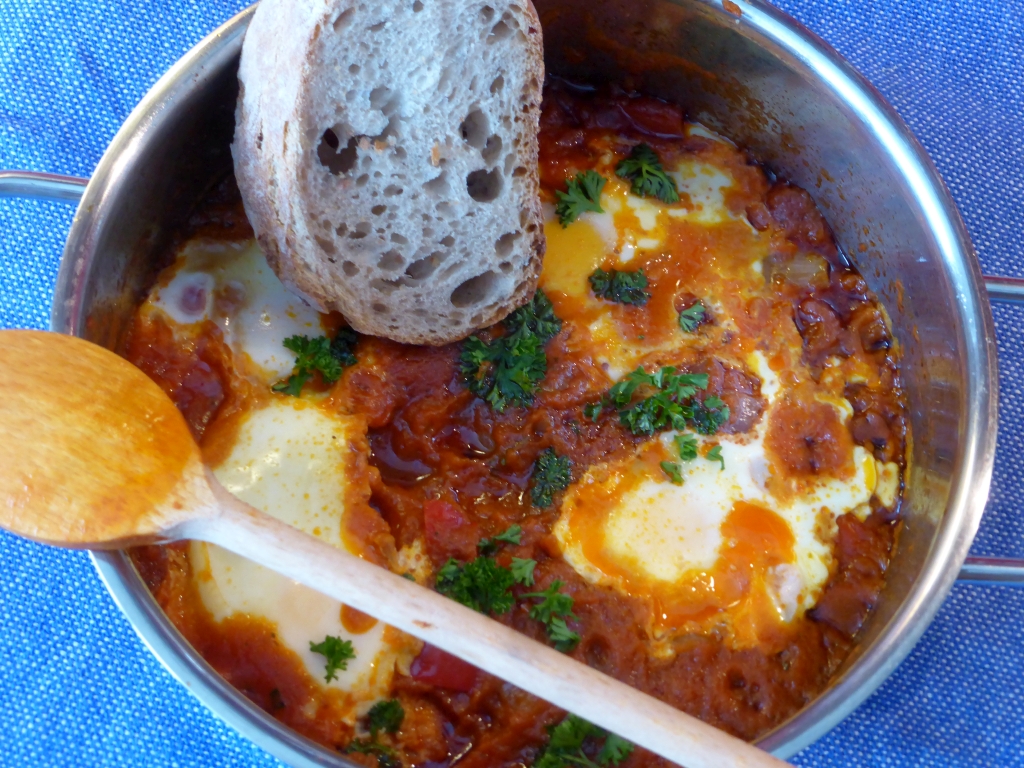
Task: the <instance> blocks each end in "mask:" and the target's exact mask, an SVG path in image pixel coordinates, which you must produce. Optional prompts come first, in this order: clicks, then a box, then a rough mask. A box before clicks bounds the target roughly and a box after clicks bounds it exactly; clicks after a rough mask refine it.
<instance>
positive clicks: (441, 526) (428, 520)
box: [423, 499, 480, 562]
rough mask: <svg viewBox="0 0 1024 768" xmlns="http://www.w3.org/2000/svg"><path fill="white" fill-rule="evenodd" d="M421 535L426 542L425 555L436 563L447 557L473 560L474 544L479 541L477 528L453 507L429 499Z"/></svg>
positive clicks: (444, 502) (446, 503)
mask: <svg viewBox="0 0 1024 768" xmlns="http://www.w3.org/2000/svg"><path fill="white" fill-rule="evenodd" d="M423 532H424V533H425V534H426V538H427V551H428V552H429V553H430V555H431V557H433V558H434V559H435V560H438V561H442V562H443V561H445V560H447V559H448V558H449V557H455V558H458V559H460V560H472V559H474V558H475V557H476V544H477V541H479V540H480V531H479V526H477V524H476V523H471V522H469V521H468V520H467V519H466V515H465V514H464V513H463V511H462V510H461V509H459V508H458V507H457V506H456V505H454V504H452V503H450V502H447V501H442V500H440V499H432V500H430V501H428V502H426V503H425V504H424V505H423Z"/></svg>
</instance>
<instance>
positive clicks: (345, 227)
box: [334, 221, 348, 237]
mask: <svg viewBox="0 0 1024 768" xmlns="http://www.w3.org/2000/svg"><path fill="white" fill-rule="evenodd" d="M334 231H335V232H337V233H338V237H344V236H345V233H346V232H348V224H346V223H345V222H344V221H343V222H341V224H339V225H338V228H337V229H335V230H334Z"/></svg>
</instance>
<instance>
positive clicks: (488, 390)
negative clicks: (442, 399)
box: [459, 290, 562, 412]
mask: <svg viewBox="0 0 1024 768" xmlns="http://www.w3.org/2000/svg"><path fill="white" fill-rule="evenodd" d="M504 326H505V330H506V333H505V335H504V336H500V337H498V338H496V339H494V340H493V341H491V342H486V341H483V340H482V339H480V338H479V337H477V336H470V337H469V338H468V339H466V341H465V342H464V343H463V345H462V352H461V354H460V356H459V359H460V367H461V372H462V377H463V380H464V381H465V382H466V386H467V387H468V388H469V390H470V392H472V393H473V394H474V395H476V396H477V397H481V398H483V399H484V400H486V401H487V402H488V403H490V405H491V407H492V408H494V410H496V411H499V412H500V411H504V410H505V409H506V408H507V407H508V406H509V405H519V406H527V405H529V404H530V403H532V402H533V396H534V394H536V392H537V385H538V384H540V382H541V381H542V380H543V378H544V374H546V373H547V369H548V358H547V355H546V354H545V353H544V344H546V343H547V342H548V341H549V340H550V339H551V338H553V337H554V336H555V334H557V333H558V332H559V330H561V327H562V321H561V320H559V319H558V318H557V317H556V316H555V313H554V310H553V308H552V306H551V302H550V301H549V300H548V298H547V296H545V295H544V292H543V291H539V290H538V291H537V292H536V293H535V294H534V297H533V299H532V300H531V301H530V302H528V303H527V304H526V305H525V306H522V307H520V308H519V309H517V310H516V311H515V312H513V313H512V314H511V315H509V316H508V317H507V318H505V321H504Z"/></svg>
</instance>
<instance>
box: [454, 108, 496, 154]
mask: <svg viewBox="0 0 1024 768" xmlns="http://www.w3.org/2000/svg"><path fill="white" fill-rule="evenodd" d="M490 129H491V126H490V123H489V122H488V121H487V115H485V114H484V113H483V112H481V111H480V110H479V109H474V110H473V111H472V112H470V113H469V114H468V115H466V119H465V120H463V121H462V125H460V126H459V133H461V134H462V140H463V141H464V142H466V143H467V144H469V146H471V147H473V149H483V146H484V143H485V142H486V141H487V134H488V133H489V132H490Z"/></svg>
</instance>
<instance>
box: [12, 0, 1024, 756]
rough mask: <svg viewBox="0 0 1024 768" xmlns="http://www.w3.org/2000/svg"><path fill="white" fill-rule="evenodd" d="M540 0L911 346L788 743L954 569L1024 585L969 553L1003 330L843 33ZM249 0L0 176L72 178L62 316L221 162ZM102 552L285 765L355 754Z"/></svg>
mask: <svg viewBox="0 0 1024 768" xmlns="http://www.w3.org/2000/svg"><path fill="white" fill-rule="evenodd" d="M535 4H536V5H537V8H538V11H539V12H540V14H541V19H542V22H543V24H544V35H545V48H546V58H547V63H548V69H549V71H550V72H552V73H556V74H560V75H564V76H568V77H571V78H579V79H583V80H588V81H592V82H593V81H602V80H606V81H613V82H619V83H621V84H623V85H626V86H628V87H634V88H637V89H639V90H642V91H644V92H646V93H648V94H651V95H655V96H662V97H664V98H667V99H670V100H673V101H677V102H679V103H682V104H684V105H686V107H687V108H688V112H689V115H690V116H691V117H692V118H694V119H696V120H699V121H701V122H703V123H704V124H706V125H708V126H709V127H711V128H713V129H715V130H717V131H719V132H721V133H723V134H725V135H726V136H729V137H730V138H732V139H734V140H735V141H736V142H737V143H739V144H741V145H743V146H745V147H749V148H750V149H751V150H752V152H753V153H754V155H755V156H757V157H758V158H760V159H762V160H764V161H766V162H767V163H768V164H769V165H770V166H771V167H772V168H773V169H775V170H776V171H778V172H779V173H780V174H781V175H782V176H784V177H786V178H788V179H790V180H792V181H793V182H795V183H797V184H799V185H801V186H803V187H804V188H806V189H808V190H810V191H811V192H812V194H813V195H814V197H815V199H816V201H817V202H818V204H819V206H820V207H821V208H822V210H823V211H824V213H825V215H826V217H827V218H828V220H829V221H830V223H831V224H832V227H833V228H834V230H835V234H836V237H837V239H838V241H839V243H840V245H841V246H842V247H843V248H844V250H845V251H846V253H848V254H849V255H850V256H851V257H852V259H853V260H854V261H855V262H856V263H857V265H858V267H859V268H860V271H861V272H862V273H863V275H864V277H865V278H866V279H867V281H868V283H869V284H870V285H871V288H872V289H873V290H874V291H875V292H876V293H877V295H878V296H879V298H880V299H881V301H882V303H883V305H884V306H885V307H886V309H887V311H888V313H889V315H890V317H891V319H892V324H893V329H894V331H895V335H896V338H897V339H899V340H900V341H901V343H902V349H903V375H904V381H905V384H906V387H907V392H908V396H909V402H910V426H911V435H912V442H911V445H912V449H911V452H912V453H911V457H910V465H909V471H908V475H907V484H906V494H905V504H904V507H903V515H904V518H903V519H904V525H903V530H902V531H901V533H900V536H899V539H898V547H897V551H896V552H895V553H894V556H893V559H892V564H891V566H890V569H889V573H888V576H887V581H886V586H885V588H884V590H883V592H882V594H881V596H880V599H879V602H878V605H877V607H876V608H875V610H874V611H873V613H872V614H871V616H870V618H869V620H868V622H867V624H866V626H865V627H864V629H863V631H862V633H861V635H860V642H859V645H858V646H857V648H856V650H855V651H854V652H853V653H852V654H851V655H850V657H849V658H848V659H847V660H846V662H845V664H844V665H843V667H842V668H841V669H840V670H839V672H838V674H837V675H836V676H835V678H834V679H833V681H832V684H831V685H830V687H829V688H828V689H827V690H826V691H825V692H824V693H822V694H821V695H820V696H818V698H817V699H815V700H814V701H813V702H812V703H811V704H809V705H808V706H807V707H806V708H804V709H803V710H802V711H801V712H799V713H798V714H797V715H796V716H794V717H793V718H792V719H791V720H789V721H788V722H786V723H784V724H783V725H781V726H780V727H778V728H777V729H775V730H774V731H772V732H771V733H769V734H767V735H766V736H765V737H764V738H763V739H761V741H760V742H759V743H760V745H761V746H762V747H764V748H765V749H767V750H770V751H772V752H774V753H775V754H776V755H779V756H782V757H788V756H789V755H792V754H793V753H795V752H797V751H798V750H800V749H802V748H803V747H805V746H806V745H808V744H810V743H811V742H813V741H814V740H815V739H817V738H819V737H821V736H822V735H823V734H825V733H826V732H827V731H828V730H829V729H831V728H832V727H833V726H834V725H836V724H837V723H838V722H839V721H840V720H841V719H842V718H843V717H844V716H846V715H847V714H848V713H849V712H851V711H852V710H853V709H854V708H855V707H856V706H857V705H859V704H860V703H861V702H862V701H863V700H864V699H865V698H866V697H867V696H868V695H869V694H870V693H871V692H872V691H873V690H874V689H875V688H876V687H877V686H878V685H879V684H880V683H881V682H882V681H883V680H884V679H885V678H886V677H887V676H888V675H889V674H890V673H891V672H892V670H893V669H894V668H895V667H896V665H897V664H899V662H900V661H901V660H902V659H903V658H904V657H905V656H906V655H907V654H908V653H909V652H910V650H911V648H912V647H913V646H914V644H915V643H916V642H917V640H918V638H919V637H920V636H921V634H922V633H923V632H924V630H925V628H926V627H927V626H928V624H929V622H930V621H931V619H932V617H933V616H934V615H935V612H936V611H937V610H938V608H939V606H940V605H941V604H942V601H943V600H944V598H945V596H946V594H947V593H948V591H949V589H950V587H951V585H952V583H953V581H954V579H956V578H957V575H958V573H959V574H960V575H961V577H966V578H970V579H971V580H974V581H989V582H991V581H1002V582H1004V583H1006V582H1014V581H1016V582H1017V583H1024V561H993V560H984V561H983V560H980V559H978V560H974V561H973V562H968V563H967V565H965V566H964V567H963V570H961V566H962V564H963V563H964V558H965V556H966V554H967V550H968V547H969V546H970V543H971V540H972V539H973V537H974V534H975V531H976V529H977V527H978V522H979V519H980V517H981V514H982V511H983V509H984V506H985V502H986V498H987V496H988V489H989V482H990V479H991V474H992V463H993V454H994V451H995V442H996V408H997V397H996V384H997V376H996V344H995V335H994V331H993V327H992V318H991V313H990V311H989V306H988V301H987V299H986V293H985V284H984V282H983V278H982V275H981V272H980V270H979V267H978V262H977V260H976V258H975V256H974V253H973V251H972V248H971V244H970V241H969V240H968V237H967V233H966V230H965V229H964V226H963V223H962V222H961V220H960V217H959V215H958V214H957V211H956V208H955V206H954V204H953V201H952V200H951V198H950V196H949V193H948V192H947V190H946V188H945V186H944V185H943V183H942V181H941V179H940V178H939V176H938V173H937V172H936V170H935V168H934V166H933V165H932V163H931V162H930V161H929V159H928V157H927V156H926V154H925V152H924V150H923V149H922V148H921V146H920V145H919V144H918V143H917V141H915V140H914V138H913V137H912V136H911V134H910V132H909V131H908V129H907V127H906V125H905V124H904V123H903V121H902V120H901V119H900V118H899V117H898V116H897V115H896V113H895V112H894V111H893V109H892V108H891V107H890V106H889V105H888V104H886V102H885V101H884V99H883V98H882V97H881V95H880V94H878V92H877V91H875V90H874V89H873V88H872V87H871V85H870V84H868V83H867V82H866V81H865V80H864V79H863V78H862V77H860V76H859V75H858V74H857V73H856V72H855V71H854V70H853V69H852V68H851V67H850V66H849V65H848V64H847V63H846V62H844V61H843V60H842V58H840V56H839V55H838V54H837V53H836V52H835V51H833V50H832V49H831V48H830V47H829V46H828V45H827V44H825V43H824V42H822V41H821V40H819V39H818V38H816V37H815V36H814V35H812V34H811V33H810V32H808V31H807V30H805V29H804V28H803V27H801V26H800V25H799V24H798V23H796V22H795V21H793V20H792V19H790V18H789V17H787V16H785V15H784V14H782V13H780V12H779V11H777V10H775V9H773V8H771V7H770V6H768V5H766V4H764V3H762V2H760V1H759V0H753V1H752V2H739V3H734V2H731V1H730V0H723V2H722V4H719V2H717V0H678V1H677V2H671V1H670V0H612V1H611V2H605V3H601V4H593V3H588V2H587V0H536V3H535ZM251 13H252V9H251V8H250V9H249V10H247V11H245V12H243V13H241V14H239V15H238V16H236V17H235V18H233V19H231V20H230V21H229V22H227V23H226V24H224V25H223V26H222V27H221V28H220V29H218V30H217V31H216V32H214V33H213V34H211V35H210V36H209V37H207V38H206V39H205V40H203V41H202V42H200V43H199V44H198V45H197V46H196V47H195V48H193V49H192V51H190V52H189V53H188V54H187V55H186V56H185V57H184V58H183V59H182V60H181V61H180V62H178V64H177V65H175V67H174V68H173V69H171V71H170V72H168V73H167V74H166V75H165V76H164V77H163V78H162V79H161V80H160V81H159V82H158V83H157V84H156V85H155V86H154V87H153V88H152V90H151V91H150V92H149V94H148V95H147V96H146V98H145V99H143V101H142V102H141V103H140V104H139V106H138V107H137V108H136V109H135V111H134V112H132V114H131V115H130V116H129V118H128V120H127V121H126V122H125V124H124V126H123V127H122V128H121V130H120V131H119V132H118V134H117V136H116V137H115V138H114V140H113V142H112V143H111V145H110V147H109V149H108V150H107V152H106V154H105V155H104V156H103V159H102V160H101V161H100V164H99V165H98V167H97V168H96V172H95V174H94V175H93V177H92V179H91V180H89V182H88V184H87V185H86V182H85V181H83V180H80V179H71V178H67V177H51V176H46V175H42V174H28V173H16V172H10V173H0V195H4V194H6V195H29V196H37V197H45V198H49V199H57V200H67V201H73V200H76V199H78V197H79V196H81V203H80V204H79V208H78V214H77V216H76V217H75V220H74V223H73V225H72V227H71V233H70V235H69V237H68V241H67V245H66V247H65V250H64V257H63V262H62V264H61V269H60V275H59V278H58V281H57V289H56V296H55V298H54V304H53V314H52V321H51V327H52V328H53V330H55V331H59V332H62V333H69V334H74V335H77V336H82V337H84V338H87V339H90V340H92V341H95V342H97V343H100V344H102V345H104V346H107V347H111V348H116V347H117V346H118V344H119V343H120V341H121V340H122V339H123V335H124V332H125V330H126V328H127V326H128V322H129V320H130V317H131V314H132V312H133V310H134V308H135V306H136V305H137V303H138V302H139V301H140V299H141V297H142V295H143V292H144V290H145V289H146V288H147V286H148V284H149V281H150V280H151V279H152V276H153V274H154V271H155V269H156V268H157V267H158V266H159V259H160V256H161V254H162V253H163V252H164V251H165V249H166V247H167V246H168V244H169V243H170V241H171V239H172V237H173V235H174V233H175V232H176V231H177V230H178V228H179V227H180V225H181V224H182V223H183V221H184V218H185V217H186V216H187V214H188V212H189V210H190V209H191V207H192V206H193V205H194V204H195V202H196V201H197V200H198V199H199V197H200V196H201V194H202V193H203V191H204V190H206V189H207V188H208V187H209V186H210V184H211V183H212V182H214V181H216V180H217V179H218V178H220V177H221V176H222V175H223V174H224V173H226V172H227V171H228V170H229V169H230V167H231V157H230V152H229V149H228V146H229V142H230V140H231V135H232V131H233V117H234V105H235V97H236V95H237V90H238V86H237V81H236V77H235V73H236V69H237V65H238V57H239V53H240V50H241V45H242V38H243V35H244V34H245V29H246V26H247V24H248V21H249V18H250V16H251ZM83 187H84V193H83ZM861 243H865V244H869V245H868V247H867V249H866V250H863V251H862V250H859V248H858V246H859V245H860V244H861ZM988 291H989V296H990V297H992V298H1000V299H1004V300H1018V301H1021V300H1024V281H1014V280H1009V279H1002V280H997V279H989V280H988ZM93 560H94V562H95V564H96V568H97V570H98V571H99V574H100V576H101V578H102V579H103V581H104V582H105V583H106V585H107V588H108V589H109V590H110V593H111V595H112V596H113V598H114V600H115V601H116V602H117V604H118V605H119V606H120V607H121V610H122V611H124V613H125V615H126V616H127V618H128V620H129V621H130V622H131V624H132V625H133V626H134V627H135V630H136V631H137V632H138V633H139V636H140V637H141V638H142V640H143V642H145V643H146V645H147V646H148V647H149V648H150V650H151V651H152V652H153V653H154V655H155V656H156V657H157V658H158V659H160V661H161V662H163V664H164V665H165V666H166V667H167V668H168V670H170V672H171V673H172V674H173V675H174V676H175V677H177V678H178V679H179V680H180V681H181V682H182V683H183V684H184V685H186V686H187V687H188V688H189V689H190V690H191V691H192V692H193V693H194V694H195V695H196V696H197V697H198V698H199V699H200V700H201V701H202V702H203V703H204V704H206V705H207V706H208V707H209V708H210V709H211V710H213V711H214V712H215V713H216V714H217V715H219V716H220V717H221V718H223V719H224V720H225V721H227V722H228V723H229V724H230V725H232V726H233V727H234V728H236V729H237V730H238V731H240V732H241V733H242V734H243V735H245V736H246V737H248V738H250V739H252V741H254V742H256V743H257V744H258V745H259V746H261V747H263V748H264V749H266V750H267V751H268V752H270V753H271V754H273V755H276V756H277V757H279V758H281V759H282V760H284V761H285V762H288V763H291V764H293V765H302V766H306V765H326V764H334V765H345V764H347V761H345V760H344V759H343V758H341V757H339V756H338V755H337V754H335V753H332V752H330V751H328V750H326V749H323V748H321V747H319V746H317V745H315V744H313V743H312V742H310V741H308V740H306V739H305V738H303V737H301V736H298V735H297V734H295V733H294V732H292V731H290V730H289V729H287V728H286V727H284V726H283V725H281V724H280V723H278V722H277V721H276V720H274V719H273V718H272V717H270V716H269V715H267V714H265V713H264V712H262V711H261V710H259V709H257V708H256V707H255V706H254V705H253V704H252V703H250V702H249V701H248V700H247V699H246V698H245V697H244V696H242V695H241V694H240V693H238V692H237V691H236V690H234V689H233V688H232V687H231V686H230V685H228V684H227V683H226V682H224V680H222V679H221V677H220V676H218V675H217V674H216V673H215V672H214V671H213V669H211V667H210V666H209V665H208V664H207V663H206V662H205V661H204V660H203V659H202V658H201V657H200V656H199V655H198V654H197V653H196V652H195V651H194V650H193V649H192V648H191V647H190V646H189V645H188V644H187V643H186V642H185V640H184V639H183V638H182V637H181V636H180V635H179V634H178V632H177V631H176V630H175V629H174V627H173V626H172V625H171V623H170V622H169V621H168V620H167V619H166V618H165V616H164V614H163V612H162V611H161V610H160V608H159V607H158V606H157V605H156V603H155V602H154V600H153V599H152V597H151V596H150V593H149V591H148V590H147V589H146V587H145V585H144V584H143V582H142V579H141V578H140V577H139V575H138V574H137V573H136V571H135V569H134V567H133V566H132V564H131V562H130V561H129V559H128V558H127V556H126V555H124V554H122V553H96V554H94V555H93Z"/></svg>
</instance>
